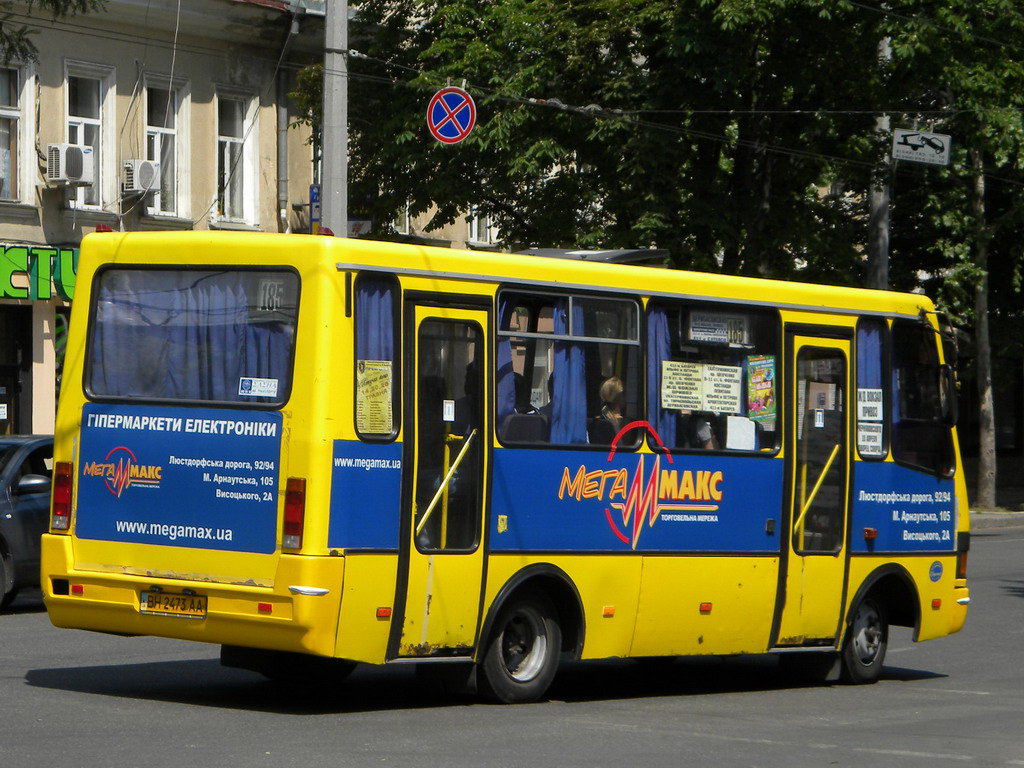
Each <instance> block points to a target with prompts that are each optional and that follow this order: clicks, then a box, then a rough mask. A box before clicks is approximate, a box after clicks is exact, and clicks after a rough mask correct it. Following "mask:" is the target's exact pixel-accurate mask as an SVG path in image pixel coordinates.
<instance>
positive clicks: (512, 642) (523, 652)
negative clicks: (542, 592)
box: [500, 609, 548, 683]
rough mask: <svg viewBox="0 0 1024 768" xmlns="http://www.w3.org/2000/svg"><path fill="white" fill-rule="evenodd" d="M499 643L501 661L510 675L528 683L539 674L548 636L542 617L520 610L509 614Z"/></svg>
mask: <svg viewBox="0 0 1024 768" xmlns="http://www.w3.org/2000/svg"><path fill="white" fill-rule="evenodd" d="M500 643H501V646H500V647H501V663H502V665H503V666H504V668H505V672H506V673H507V674H508V676H509V677H511V678H512V679H513V680H515V681H516V682H518V683H528V682H530V681H531V680H533V679H534V678H535V677H537V675H538V674H540V671H541V669H542V668H543V666H544V661H545V659H546V658H547V655H548V654H547V651H548V637H547V630H546V628H545V625H544V620H543V619H542V618H541V617H540V616H539V615H538V614H537V613H536V612H535V611H532V610H524V609H519V610H517V611H515V612H514V613H513V614H512V615H511V616H509V618H508V621H507V622H505V627H504V629H503V630H502V633H501V640H500Z"/></svg>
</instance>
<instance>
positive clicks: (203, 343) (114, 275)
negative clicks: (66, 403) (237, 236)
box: [89, 270, 297, 403]
mask: <svg viewBox="0 0 1024 768" xmlns="http://www.w3.org/2000/svg"><path fill="white" fill-rule="evenodd" d="M265 279H272V280H277V281H279V282H282V283H286V284H289V285H290V286H291V291H290V293H291V295H292V296H294V295H295V293H296V290H295V289H296V288H297V285H296V284H295V282H296V281H295V278H294V277H293V276H292V275H290V274H281V273H251V272H195V271H183V270H166V271H164V270H109V271H108V272H105V273H104V274H103V278H102V280H101V284H100V287H99V291H98V293H97V314H96V324H95V329H94V332H93V336H92V338H91V339H90V342H89V362H90V366H89V370H90V380H89V381H90V387H91V389H92V391H93V392H94V393H95V394H97V395H105V396H109V397H143V398H156V399H169V400H197V401H212V402H249V403H253V402H257V403H258V402H272V401H274V400H277V399H278V398H273V397H271V398H267V397H251V396H246V395H242V394H239V385H240V381H241V379H242V378H243V377H254V378H263V379H277V382H278V392H279V394H283V393H284V391H285V390H286V389H287V385H288V381H289V378H290V371H289V365H290V362H291V349H292V342H293V339H294V335H295V333H294V331H295V318H296V315H297V307H296V306H295V305H294V302H292V303H291V304H288V303H287V302H286V303H285V305H282V306H281V307H279V308H277V309H262V308H259V307H258V303H257V299H255V298H254V297H255V296H256V294H257V290H258V288H257V286H258V285H259V281H260V280H265Z"/></svg>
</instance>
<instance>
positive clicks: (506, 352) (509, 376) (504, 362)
mask: <svg viewBox="0 0 1024 768" xmlns="http://www.w3.org/2000/svg"><path fill="white" fill-rule="evenodd" d="M513 309H514V307H513V305H512V300H511V299H510V298H509V297H508V295H507V294H503V295H502V297H501V298H500V299H499V300H498V328H499V330H508V327H509V323H510V322H511V321H512V310H513ZM495 388H496V390H497V393H496V397H497V405H498V426H499V427H500V426H501V425H503V424H504V423H505V419H506V418H507V417H508V416H509V415H511V414H512V413H513V412H514V411H515V409H516V377H515V369H514V368H513V367H512V341H511V340H510V339H509V337H508V336H499V337H498V373H497V378H496V382H495Z"/></svg>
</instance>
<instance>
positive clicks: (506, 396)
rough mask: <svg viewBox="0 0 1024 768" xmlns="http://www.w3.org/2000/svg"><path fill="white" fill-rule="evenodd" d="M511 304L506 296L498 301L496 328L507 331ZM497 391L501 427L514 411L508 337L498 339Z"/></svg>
mask: <svg viewBox="0 0 1024 768" xmlns="http://www.w3.org/2000/svg"><path fill="white" fill-rule="evenodd" d="M513 309H514V307H513V302H512V300H511V299H510V298H509V296H508V294H503V295H502V296H501V298H500V299H498V328H499V330H503V331H507V330H508V328H509V324H510V323H511V322H512V310H513ZM556 381H557V380H556ZM495 388H496V390H497V394H496V396H497V405H498V425H499V426H501V425H503V424H504V423H505V419H506V418H508V417H509V416H510V415H511V414H512V413H513V412H514V411H515V409H516V377H515V369H514V368H513V367H512V340H511V339H510V338H509V337H508V336H499V337H498V373H497V379H496V383H495Z"/></svg>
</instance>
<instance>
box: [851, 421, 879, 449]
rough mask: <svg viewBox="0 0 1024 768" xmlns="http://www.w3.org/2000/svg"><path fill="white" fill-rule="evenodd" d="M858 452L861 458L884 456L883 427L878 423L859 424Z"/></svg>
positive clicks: (862, 422)
mask: <svg viewBox="0 0 1024 768" xmlns="http://www.w3.org/2000/svg"><path fill="white" fill-rule="evenodd" d="M857 450H858V451H860V455H861V456H884V455H885V451H884V450H883V448H882V425H881V424H880V423H878V422H871V421H866V422H865V421H858V422H857Z"/></svg>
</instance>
